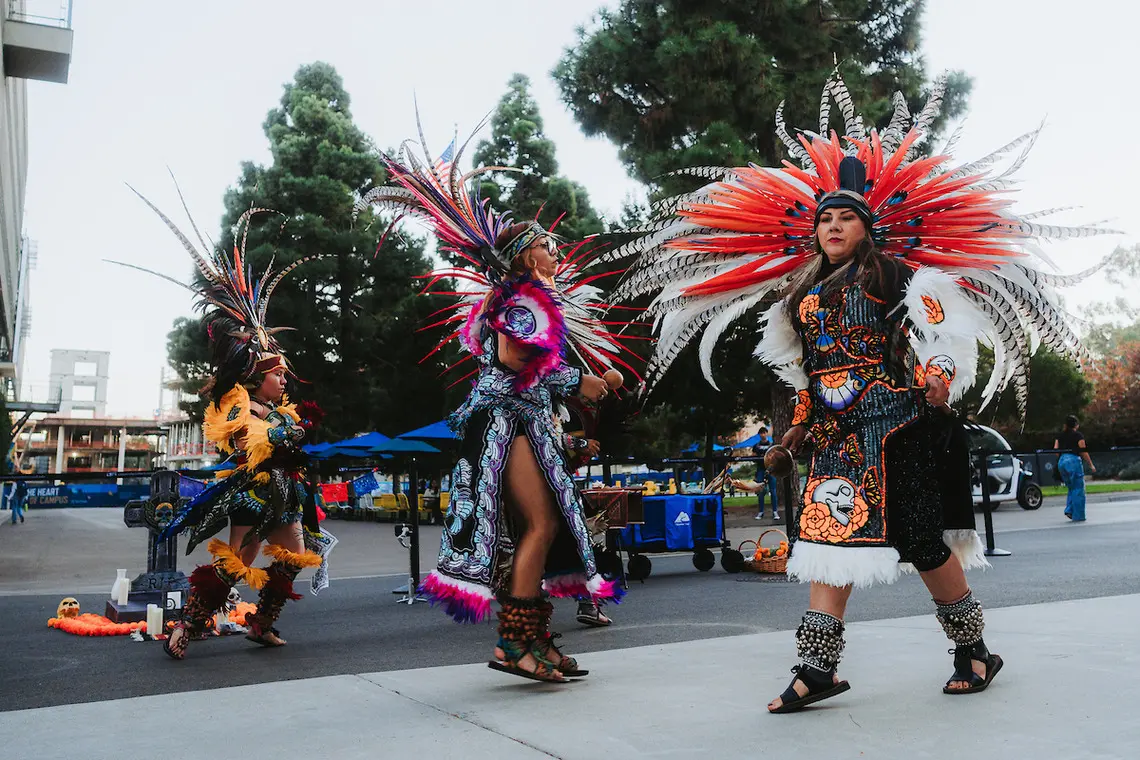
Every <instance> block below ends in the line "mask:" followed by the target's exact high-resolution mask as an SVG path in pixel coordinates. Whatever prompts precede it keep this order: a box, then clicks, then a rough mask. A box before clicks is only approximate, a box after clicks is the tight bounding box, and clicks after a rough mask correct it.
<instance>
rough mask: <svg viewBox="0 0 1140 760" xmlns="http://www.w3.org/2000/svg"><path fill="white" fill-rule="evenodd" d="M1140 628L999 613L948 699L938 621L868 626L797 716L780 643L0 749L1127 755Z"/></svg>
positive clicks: (329, 695)
mask: <svg viewBox="0 0 1140 760" xmlns="http://www.w3.org/2000/svg"><path fill="white" fill-rule="evenodd" d="M1138 625H1140V595H1136V596H1124V597H1106V598H1100V599H1089V600H1080V601H1072V602H1058V603H1049V604H1040V605H1032V606H1023V607H1008V608H1004V609H997V610H991V611H990V612H989V613H988V615H987V631H986V637H987V639H988V641H989V642H990V644H991V646H993V648H994V649H995V650H996V651H998V652H999V653H1001V654H1002V656H1003V657H1004V658H1005V659H1006V662H1007V665H1006V667H1005V669H1004V670H1003V671H1002V673H1001V675H1000V676H999V678H998V679H997V680H996V681H995V683H994V685H993V686H992V687H991V689H990V690H989V691H988V692H987V693H985V694H980V695H973V696H966V697H950V696H945V695H943V694H942V693H941V690H940V687H941V684H942V682H943V681H944V680H945V679H946V678H947V677H948V676H949V674H950V658H949V657H948V656H947V655H946V654H945V652H946V647H947V643H946V640H945V638H944V637H943V635H942V633H941V631H940V630H939V629H938V628H937V624H936V623H935V621H934V619H933V617H932V616H931V615H926V616H922V617H918V618H901V619H895V620H882V621H876V622H868V623H855V624H852V625H850V626H849V628H848V632H849V633H848V644H847V659H846V661H845V662H844V664H843V667H842V675H843V677H844V678H847V679H848V680H849V681H850V682H851V684H852V687H853V688H852V691H850V692H848V693H847V694H844V695H841V696H840V697H837V698H835V699H833V700H830V701H828V702H826V703H823V704H821V705H819V706H817V707H816V708H812V709H810V710H808V711H805V712H804V713H801V714H797V715H789V716H771V715H767V714H765V711H764V704H765V702H766V701H767V700H768V699H769V698H770V697H772V696H774V695H775V694H777V693H778V692H780V691H782V690H783V688H784V686H786V681H787V679H788V678H789V674H788V667H789V666H790V665H791V664H792V649H793V645H792V638H791V634H790V632H786V631H785V632H776V633H763V634H755V635H746V636H734V637H728V638H719V639H708V640H703V641H691V642H685V643H678V644H667V645H661V646H648V647H640V648H636V649H625V650H612V651H607V652H598V653H594V654H587V655H585V656H583V657H582V661H583V664H584V665H585V666H587V667H589V668H591V669H592V670H593V674H592V675H591V676H589V677H588V678H586V679H584V680H582V681H579V682H576V683H573V684H570V685H566V686H552V685H545V684H532V683H530V682H527V681H523V680H521V679H512V678H510V677H509V676H505V675H501V674H498V673H493V672H492V671H490V670H488V669H487V668H486V667H485V666H483V665H482V664H473V665H461V666H455V667H440V668H428V669H421V670H406V671H394V672H387V673H372V674H370V673H361V674H358V675H345V676H335V677H327V678H316V679H309V680H297V681H285V682H279V683H272V684H259V685H253V686H241V687H235V688H222V689H214V690H210V691H205V692H187V693H181V694H170V695H164V696H157V697H141V698H136V699H124V700H115V701H108V702H93V703H87V704H77V705H68V706H61V707H49V708H43V709H37V710H24V711H15V712H7V713H0V736H3V737H4V745H5V746H4V752H3V756H4V757H12V758H37V760H53V759H54V758H61V759H62V758H68V759H69V760H72V759H74V758H77V757H82V758H86V759H90V760H99V759H101V758H108V759H110V758H115V760H119V759H120V758H123V757H146V756H152V755H153V756H161V757H164V758H170V759H171V760H173V759H175V758H187V759H190V758H194V759H195V760H197V759H198V758H201V757H205V756H207V755H208V754H210V753H212V752H213V751H214V750H216V751H218V752H222V753H223V754H225V755H226V756H227V757H243V758H244V757H248V758H281V757H293V756H296V755H297V754H298V752H300V753H302V754H304V755H306V756H314V757H322V758H336V759H337V760H349V759H351V758H369V760H371V759H372V758H399V759H400V760H403V759H404V758H424V760H427V758H433V759H434V758H455V759H456V760H460V759H462V760H479V759H481V758H496V759H500V760H503V759H509V758H520V759H522V758H528V759H529V758H550V757H555V758H582V760H595V759H596V758H599V757H615V758H628V759H631V760H632V759H633V758H695V757H711V758H722V757H729V758H743V757H748V758H758V757H764V756H771V757H774V758H781V759H783V758H828V759H829V760H833V759H834V760H840V759H841V758H877V759H883V758H908V759H909V758H937V759H938V760H943V759H944V758H949V757H954V756H957V757H976V758H996V757H1009V758H1034V759H1035V760H1047V759H1049V758H1065V760H1079V759H1081V758H1131V757H1135V756H1136V753H1137V748H1138V747H1140V723H1138V722H1137V721H1136V720H1135V705H1136V704H1137V702H1138V701H1140V682H1137V681H1136V679H1134V678H1131V677H1130V676H1129V674H1130V673H1134V672H1136V668H1137V666H1138V665H1140V654H1138V653H1137V652H1136V648H1135V631H1136V629H1137V626H1138ZM149 646H157V644H154V645H149ZM156 667H186V668H192V667H194V664H193V662H191V661H187V662H186V663H181V664H177V663H173V662H170V663H162V664H156ZM195 725H197V726H199V727H201V728H199V729H193V728H191V727H192V726H195ZM199 732H201V733H200V734H199ZM211 747H212V748H213V749H210V748H211Z"/></svg>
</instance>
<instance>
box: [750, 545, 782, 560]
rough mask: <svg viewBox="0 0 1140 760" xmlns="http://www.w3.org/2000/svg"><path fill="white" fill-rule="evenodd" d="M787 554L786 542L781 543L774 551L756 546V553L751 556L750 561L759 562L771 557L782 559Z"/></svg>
mask: <svg viewBox="0 0 1140 760" xmlns="http://www.w3.org/2000/svg"><path fill="white" fill-rule="evenodd" d="M787 554H788V542H787V541H781V542H780V545H779V546H777V547H776V548H775V549H770V548H769V547H767V546H757V547H756V553H755V554H754V555H752V559H753V560H755V561H756V562H759V561H760V560H762V559H769V558H771V557H784V556H787Z"/></svg>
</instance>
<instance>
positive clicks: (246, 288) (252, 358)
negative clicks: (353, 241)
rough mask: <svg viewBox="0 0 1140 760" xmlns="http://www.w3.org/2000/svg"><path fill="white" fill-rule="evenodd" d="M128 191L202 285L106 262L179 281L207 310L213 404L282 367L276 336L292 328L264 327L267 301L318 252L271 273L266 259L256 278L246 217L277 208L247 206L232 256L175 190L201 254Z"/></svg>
mask: <svg viewBox="0 0 1140 760" xmlns="http://www.w3.org/2000/svg"><path fill="white" fill-rule="evenodd" d="M128 187H129V185H128ZM131 190H132V191H133V192H134V193H135V195H137V196H139V198H141V199H142V201H143V203H145V204H146V205H147V206H149V207H150V208H151V210H152V211H154V212H155V213H156V214H158V216H159V218H160V219H162V221H163V222H164V223H165V224H166V226H167V227H168V228H169V229H170V231H171V232H173V233H174V235H175V237H177V238H178V240H179V241H181V243H182V246H183V247H184V248H185V249H186V251H187V253H189V254H190V258H191V259H192V260H193V261H194V265H195V267H196V268H197V269H198V272H199V273H200V274H201V275H202V278H203V280H204V283H203V284H201V285H187V284H186V283H184V282H181V281H179V280H177V279H175V278H173V277H169V276H167V275H165V274H162V273H160V272H155V271H154V270H151V269H147V268H146V267H141V266H137V265H135V264H128V263H125V262H122V261H113V262H111V263H113V264H119V265H120V266H125V267H129V268H131V269H138V270H140V271H143V272H147V273H148V274H152V275H155V276H156V277H161V278H162V279H164V280H167V281H168V282H173V283H175V284H176V285H181V286H182V287H184V288H186V289H187V290H189V291H190V292H192V293H193V294H194V296H195V302H196V303H195V306H196V308H198V309H199V310H201V311H203V312H208V314H207V319H208V324H207V330H208V333H209V338H210V347H211V355H212V357H211V361H212V363H213V365H214V367H215V382H214V384H213V386H212V389H211V391H210V393H211V397H212V400H213V401H215V402H217V401H218V400H220V398H221V397H222V396H223V395H224V394H225V393H226V392H228V391H229V390H230V389H231V388H232V387H233V386H234V385H235V384H237V383H247V382H252V381H256V379H257V378H259V377H261V376H262V375H264V374H266V373H267V372H271V371H273V370H275V369H279V368H280V369H286V370H287V369H288V364H287V362H286V360H285V358H284V355H283V353H282V350H281V346H280V345H279V344H278V343H277V340H276V338H275V335H276V334H277V333H279V332H282V331H284V330H290V329H292V328H290V327H269V326H268V324H267V323H266V315H267V313H268V310H269V299H270V297H271V296H272V295H273V291H274V290H275V289H276V288H277V286H278V285H279V284H281V281H282V280H283V279H285V277H286V276H287V275H289V273H291V272H292V271H293V270H295V269H296V268H297V267H299V266H300V265H301V264H303V263H305V262H306V261H310V260H312V259H316V258H321V256H322V255H323V254H318V255H315V256H307V257H305V258H302V259H299V260H298V261H295V262H293V263H292V264H289V265H288V266H286V267H284V268H283V269H281V270H280V271H277V272H274V271H273V262H272V261H270V262H269V266H267V267H266V268H265V272H264V273H262V275H261V276H260V277H255V276H254V274H253V270H252V268H251V267H250V266H249V265H248V263H246V240H247V237H248V235H249V223H250V220H251V219H252V218H253V217H254V216H256V215H257V214H262V213H270V214H273V213H278V212H275V211H272V210H270V209H264V208H250V209H249V210H248V211H246V212H245V213H244V214H242V215H241V218H239V219H238V221H237V224H235V225H234V228H233V234H234V240H235V243H234V247H233V254H232V256H227V255H226V254H225V253H224V252H223V250H222V249H221V248H216V247H215V246H213V245H210V244H207V242H206V241H205V239H203V237H202V234H201V233H200V232H199V231H198V227H197V225H196V224H194V220H193V218H191V217H190V212H189V210H188V209H186V202H185V200H184V199H183V198H182V193H181V191H179V193H178V197H179V200H181V201H182V207H183V210H185V211H186V215H187V218H189V219H190V227H191V229H192V230H194V234H195V236H196V237H197V238H198V242H199V243H200V244H201V245H202V248H203V249H205V251H206V252H205V253H203V252H202V251H199V250H198V248H197V246H195V245H194V243H193V242H191V240H190V239H189V238H188V237H187V236H186V235H185V234H184V233H183V232H182V230H180V229H179V228H178V226H177V225H175V224H174V222H173V221H171V220H170V218H169V217H168V216H167V215H166V214H164V213H163V212H162V211H161V210H159V209H158V207H157V206H155V205H154V204H153V203H151V202H150V200H149V199H147V198H146V196H144V195H143V194H142V193H140V192H139V191H137V190H135V189H134V188H133V187H132V188H131Z"/></svg>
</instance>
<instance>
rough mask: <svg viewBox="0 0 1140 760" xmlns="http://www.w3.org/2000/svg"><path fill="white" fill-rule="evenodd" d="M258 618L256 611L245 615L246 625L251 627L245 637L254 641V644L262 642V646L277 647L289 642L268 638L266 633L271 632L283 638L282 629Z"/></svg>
mask: <svg viewBox="0 0 1140 760" xmlns="http://www.w3.org/2000/svg"><path fill="white" fill-rule="evenodd" d="M256 618H257V615H256V613H254V614H251V615H246V616H245V623H246V626H247V627H248V628H249V633H247V634H246V635H245V637H246V638H247V639H248V640H250V641H252V642H253V643H254V644H260V645H261V646H263V647H267V648H269V649H276V648H277V647H283V646H285V645H286V644H287V643H288V642H286V641H284V640H281V641H272V640H270V639H268V638H266V634H270V633H271V634H273V635H274V636H276V637H277V638H278V639H280V638H281V631H279V630H277V629H276V628H274V627H273V626H272V625H266V624H265V623H264V622H262V621H259V620H257V619H256ZM270 622H271V621H270Z"/></svg>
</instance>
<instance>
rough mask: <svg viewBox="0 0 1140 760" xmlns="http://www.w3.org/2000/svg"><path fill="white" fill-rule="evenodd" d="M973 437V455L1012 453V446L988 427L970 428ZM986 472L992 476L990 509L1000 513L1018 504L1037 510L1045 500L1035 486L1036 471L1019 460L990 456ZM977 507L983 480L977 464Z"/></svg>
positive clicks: (1039, 489)
mask: <svg viewBox="0 0 1140 760" xmlns="http://www.w3.org/2000/svg"><path fill="white" fill-rule="evenodd" d="M967 430H968V431H969V434H970V450H971V451H989V452H1000V451H1009V452H1012V451H1013V449H1012V448H1010V445H1009V443H1008V442H1007V441H1006V440H1005V438H1003V437H1002V435H1001V433H999V432H998V431H996V430H994V429H993V428H989V427H986V426H985V425H971V426H970V427H968V428H967ZM986 471H987V474H988V475H989V485H990V505H991V507H992V508H993V509H997V508H998V507H999V506H1001V504H1002V503H1004V502H1008V501H1016V502H1017V503H1018V504H1020V505H1021V508H1022V509H1038V508H1040V507H1041V502H1042V501H1043V500H1044V496H1043V495H1042V493H1041V487H1040V486H1039V485H1037V484H1036V483H1034V482H1033V469H1032V467H1031V466H1030V465H1029V464H1028V463H1026V462H1022V461H1021V460H1020V459H1018V458H1017V457H1015V456H1013V454H1012V453H1009V454H1000V453H999V454H995V453H991V454H989V456H988V457H987V458H986ZM973 486H974V506H975V507H977V506H981V504H982V479H981V472H980V468H979V467H978V466H977V463H976V461H975V466H974V477H973Z"/></svg>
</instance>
